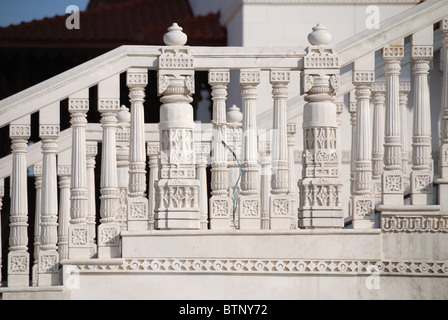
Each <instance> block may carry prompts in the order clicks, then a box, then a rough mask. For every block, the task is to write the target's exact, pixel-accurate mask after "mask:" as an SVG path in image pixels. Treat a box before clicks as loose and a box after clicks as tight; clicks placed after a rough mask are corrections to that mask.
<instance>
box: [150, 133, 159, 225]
mask: <svg viewBox="0 0 448 320" xmlns="http://www.w3.org/2000/svg"><path fill="white" fill-rule="evenodd" d="M147 153H148V157H149V185H148V188H149V190H148V206H149V222H148V223H149V230H154V210H155V209H156V188H155V186H156V181H157V180H159V142H155V143H154V142H148V149H147Z"/></svg>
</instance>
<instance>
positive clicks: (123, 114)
mask: <svg viewBox="0 0 448 320" xmlns="http://www.w3.org/2000/svg"><path fill="white" fill-rule="evenodd" d="M117 120H118V122H119V123H129V122H131V113H130V112H129V109H128V108H126V106H125V105H122V106H121V108H120V110H118V113H117Z"/></svg>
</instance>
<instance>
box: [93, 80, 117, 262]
mask: <svg viewBox="0 0 448 320" xmlns="http://www.w3.org/2000/svg"><path fill="white" fill-rule="evenodd" d="M118 80H119V79H117V82H118V85H117V89H116V90H117V93H116V94H118V92H119V81H118ZM114 82H115V81H114ZM102 84H103V85H104V86H106V85H107V82H104V83H100V86H99V94H100V98H99V101H98V111H99V112H100V113H101V124H102V127H103V144H102V152H101V184H100V188H101V189H100V193H101V196H100V199H101V207H100V215H101V219H100V225H99V226H98V258H118V257H120V256H121V252H120V236H119V235H120V232H121V228H120V225H119V223H118V222H117V214H118V180H117V152H116V150H117V144H116V140H115V135H116V127H117V113H118V110H119V108H120V100H119V99H117V98H108V99H105V98H101V85H102ZM113 84H114V83H112V86H113ZM106 89H107V88H106ZM104 91H106V90H104Z"/></svg>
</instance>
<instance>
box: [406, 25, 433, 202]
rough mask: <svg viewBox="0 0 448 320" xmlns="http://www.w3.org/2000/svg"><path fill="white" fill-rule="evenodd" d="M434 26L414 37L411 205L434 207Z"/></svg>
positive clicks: (412, 57)
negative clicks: (431, 85)
mask: <svg viewBox="0 0 448 320" xmlns="http://www.w3.org/2000/svg"><path fill="white" fill-rule="evenodd" d="M433 32H434V31H433V28H432V26H431V27H430V28H429V27H428V28H426V29H423V30H421V31H419V32H416V33H414V34H413V35H412V38H411V59H412V61H413V63H414V65H413V74H414V121H413V122H414V125H413V136H412V172H411V179H410V180H411V204H414V205H426V204H429V205H432V204H433V188H432V184H433V180H434V176H433V170H432V155H431V154H432V146H431V105H430V92H429V82H428V74H429V63H430V61H431V59H432V56H433Z"/></svg>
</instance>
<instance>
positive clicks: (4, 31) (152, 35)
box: [0, 0, 227, 47]
mask: <svg viewBox="0 0 448 320" xmlns="http://www.w3.org/2000/svg"><path fill="white" fill-rule="evenodd" d="M68 16H69V15H65V16H55V17H53V18H44V19H42V20H37V21H36V20H33V21H31V22H28V23H21V24H19V25H12V26H9V27H6V28H0V46H2V47H6V46H9V47H10V46H20V47H36V46H57V47H71V46H73V47H75V46H76V47H79V46H92V47H93V46H97V47H102V46H118V45H123V44H153V45H159V44H163V41H162V39H163V35H164V34H165V33H166V32H167V28H168V27H169V26H171V24H172V23H173V22H177V23H178V24H179V25H180V26H181V27H183V28H184V32H185V33H187V35H188V36H189V41H188V43H187V44H191V45H198V44H202V45H204V44H207V45H226V39H227V37H226V31H225V29H224V28H223V27H222V26H221V25H220V24H219V16H218V15H217V14H209V15H207V16H198V17H194V15H193V13H192V10H191V7H190V5H189V2H188V0H128V1H120V2H115V3H113V4H111V5H109V6H99V7H96V8H92V9H87V10H86V11H82V12H80V29H71V30H69V29H67V28H66V26H65V22H66V19H67V17H68ZM196 41H197V43H196Z"/></svg>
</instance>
